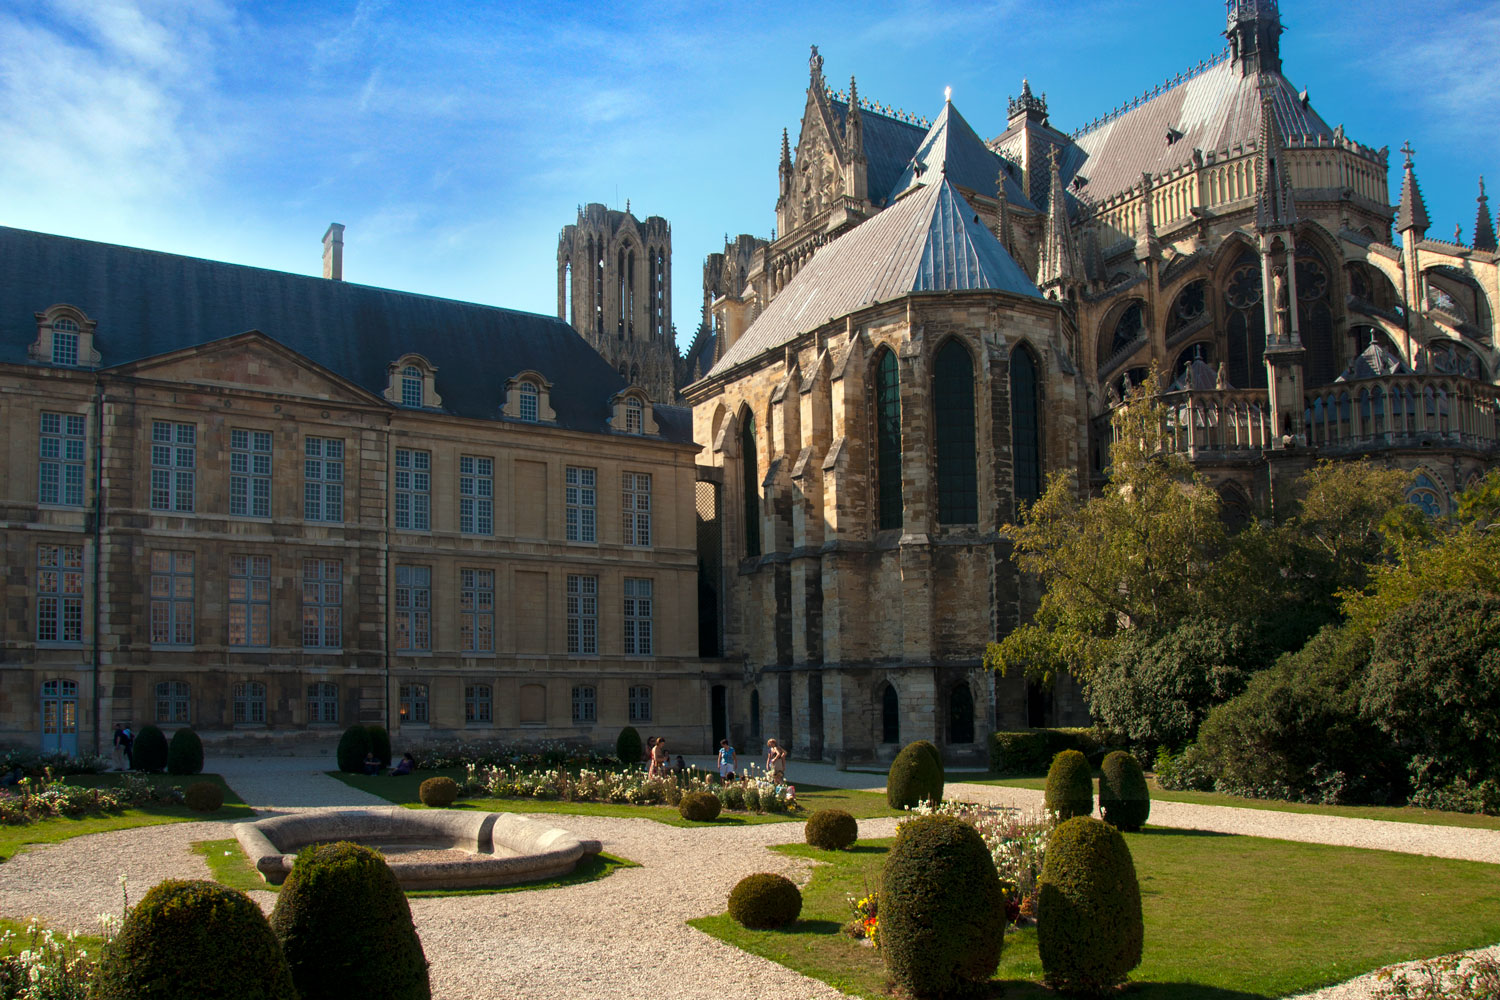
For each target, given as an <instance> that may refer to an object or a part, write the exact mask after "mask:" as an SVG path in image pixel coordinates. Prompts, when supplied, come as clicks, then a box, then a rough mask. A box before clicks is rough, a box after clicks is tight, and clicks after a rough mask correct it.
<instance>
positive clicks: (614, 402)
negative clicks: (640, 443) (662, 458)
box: [609, 388, 661, 437]
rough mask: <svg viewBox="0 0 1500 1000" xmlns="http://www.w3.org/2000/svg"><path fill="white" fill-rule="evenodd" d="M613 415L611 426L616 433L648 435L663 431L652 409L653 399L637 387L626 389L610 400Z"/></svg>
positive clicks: (610, 420)
mask: <svg viewBox="0 0 1500 1000" xmlns="http://www.w3.org/2000/svg"><path fill="white" fill-rule="evenodd" d="M609 404H610V409H611V410H612V411H613V416H611V417H610V418H609V426H610V427H611V429H613V430H614V432H615V433H616V434H644V435H646V436H647V437H651V436H654V435H656V434H660V433H661V429H660V428H659V427H658V426H657V425H656V416H655V414H654V413H652V411H651V400H650V398H649V397H647V395H646V394H645V393H644V392H642V391H641V390H640V389H637V388H630V389H626V390H625V391H624V392H622V393H620V394H619V395H618V396H616V397H615V398H613V399H611V400H610V401H609Z"/></svg>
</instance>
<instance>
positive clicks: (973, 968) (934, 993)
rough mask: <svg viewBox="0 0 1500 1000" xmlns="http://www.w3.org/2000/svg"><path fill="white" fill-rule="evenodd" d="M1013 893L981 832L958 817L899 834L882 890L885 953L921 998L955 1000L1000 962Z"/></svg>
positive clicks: (916, 823) (922, 819)
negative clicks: (1007, 892)
mask: <svg viewBox="0 0 1500 1000" xmlns="http://www.w3.org/2000/svg"><path fill="white" fill-rule="evenodd" d="M1004 943H1005V896H1004V893H1003V892H1002V891H1001V889H1000V877H999V875H997V874H996V873H995V862H994V861H993V860H992V859H991V858H990V852H989V849H988V848H987V847H985V846H984V841H983V840H981V839H980V837H979V834H978V832H976V831H975V829H974V828H973V827H972V826H969V825H968V824H967V823H962V822H959V821H958V820H956V819H954V818H953V817H951V816H919V817H917V818H916V819H913V820H909V821H907V822H905V823H902V824H901V825H900V826H899V827H897V829H896V843H895V844H894V845H893V846H892V847H891V853H890V854H889V855H888V856H887V857H886V861H885V874H884V876H883V878H882V882H881V890H880V954H881V955H882V956H883V957H884V958H885V965H886V969H887V970H888V971H889V972H890V974H891V977H892V978H893V979H895V981H896V982H897V984H898V985H900V986H901V987H902V988H903V989H905V990H906V992H908V993H910V994H911V995H912V996H914V997H939V996H948V995H951V994H953V993H956V992H959V991H961V990H962V989H963V988H965V987H966V986H968V985H970V984H973V983H980V982H984V981H985V980H987V979H989V978H990V976H991V975H993V974H994V972H995V968H996V967H997V966H998V965H999V964H1000V950H1001V947H1002V946H1003V945H1004Z"/></svg>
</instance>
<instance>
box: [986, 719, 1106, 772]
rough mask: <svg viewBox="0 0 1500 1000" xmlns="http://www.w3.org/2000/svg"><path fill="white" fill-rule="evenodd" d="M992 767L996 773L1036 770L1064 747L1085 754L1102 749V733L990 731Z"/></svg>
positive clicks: (1040, 770)
mask: <svg viewBox="0 0 1500 1000" xmlns="http://www.w3.org/2000/svg"><path fill="white" fill-rule="evenodd" d="M989 743H990V770H991V771H994V772H995V773H996V774H1037V773H1040V772H1043V771H1046V770H1047V767H1048V766H1049V765H1050V764H1051V763H1052V758H1054V757H1056V756H1057V755H1058V754H1060V753H1062V752H1063V751H1064V750H1077V751H1078V752H1079V753H1082V754H1084V755H1085V756H1088V755H1091V754H1095V753H1098V752H1099V748H1100V746H1101V743H1100V739H1099V734H1098V733H1096V732H1095V731H1094V730H1092V729H1024V730H1021V731H1020V732H1013V733H991V734H990V740H989Z"/></svg>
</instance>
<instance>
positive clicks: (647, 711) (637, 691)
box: [630, 684, 651, 722]
mask: <svg viewBox="0 0 1500 1000" xmlns="http://www.w3.org/2000/svg"><path fill="white" fill-rule="evenodd" d="M630 721H631V722H650V721H651V688H650V687H648V686H647V685H644V684H642V685H639V686H637V685H631V688H630Z"/></svg>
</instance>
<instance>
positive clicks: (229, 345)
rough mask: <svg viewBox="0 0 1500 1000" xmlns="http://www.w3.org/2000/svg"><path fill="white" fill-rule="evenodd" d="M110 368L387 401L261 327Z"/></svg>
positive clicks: (323, 397) (326, 397)
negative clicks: (325, 366)
mask: <svg viewBox="0 0 1500 1000" xmlns="http://www.w3.org/2000/svg"><path fill="white" fill-rule="evenodd" d="M108 370H109V371H111V372H114V373H117V374H121V375H134V376H138V377H141V378H150V379H161V380H163V381H168V382H182V383H186V384H190V385H204V386H218V387H230V388H236V389H247V390H250V391H259V392H267V393H273V394H275V395H278V396H301V397H304V398H307V399H316V400H320V401H325V402H344V403H359V404H370V403H379V404H382V405H384V400H382V399H380V397H378V396H376V395H374V394H373V393H370V392H368V391H366V390H365V389H363V388H361V387H360V386H358V385H356V384H355V383H353V382H350V381H349V380H348V379H345V378H344V377H343V376H341V375H338V374H337V373H335V372H333V371H331V370H329V369H327V368H324V367H323V366H322V365H319V364H318V363H317V362H315V361H313V360H311V359H310V358H307V357H304V356H303V355H301V354H298V353H297V352H296V351H293V350H291V349H290V348H288V347H285V346H284V345H282V344H279V343H277V342H276V341H274V340H272V339H271V338H270V337H267V336H266V335H265V334H263V333H261V332H259V331H258V330H252V331H250V332H249V333H241V334H236V335H234V336H232V337H226V338H224V339H223V340H216V341H211V342H209V343H207V344H199V345H196V346H194V347H186V348H182V349H181V350H176V351H171V352H168V353H166V354H159V355H156V356H155V357H150V358H143V359H141V360H139V361H132V362H129V363H127V364H123V365H116V366H114V367H112V368H110V369H108Z"/></svg>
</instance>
